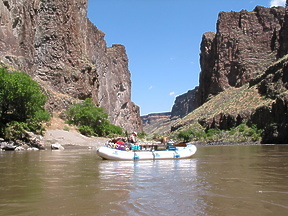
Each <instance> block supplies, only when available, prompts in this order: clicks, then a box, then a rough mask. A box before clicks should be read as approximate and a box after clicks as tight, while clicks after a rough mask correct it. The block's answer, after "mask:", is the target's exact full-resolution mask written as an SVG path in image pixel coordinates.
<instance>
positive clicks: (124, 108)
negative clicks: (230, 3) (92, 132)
mask: <svg viewBox="0 0 288 216" xmlns="http://www.w3.org/2000/svg"><path fill="white" fill-rule="evenodd" d="M87 4H88V0H72V1H63V0H54V1H44V0H17V1H12V0H0V13H1V26H0V59H1V65H2V66H6V67H8V68H9V69H11V70H20V71H24V72H26V73H28V74H29V75H31V76H32V77H33V78H34V79H35V80H36V81H37V82H38V83H40V84H41V85H42V86H43V87H44V88H45V89H46V91H47V94H48V96H49V103H48V104H47V109H48V110H49V111H50V112H60V111H62V110H65V109H66V108H67V107H68V106H69V105H70V104H71V103H73V102H76V101H78V100H84V99H85V98H93V101H94V103H95V104H96V105H98V106H102V107H103V108H104V109H105V110H106V111H107V112H108V114H109V120H110V121H111V122H112V123H114V124H116V125H119V126H121V127H123V128H124V129H126V130H128V131H132V130H136V131H141V130H142V124H141V119H140V114H139V108H138V106H136V105H135V104H134V103H133V102H131V80H130V72H129V70H128V58H127V55H126V51H125V47H124V46H122V45H113V46H112V47H106V42H105V40H104V35H105V34H104V33H103V32H102V31H100V30H99V29H97V27H96V26H94V24H92V23H91V22H90V21H89V19H88V18H87Z"/></svg>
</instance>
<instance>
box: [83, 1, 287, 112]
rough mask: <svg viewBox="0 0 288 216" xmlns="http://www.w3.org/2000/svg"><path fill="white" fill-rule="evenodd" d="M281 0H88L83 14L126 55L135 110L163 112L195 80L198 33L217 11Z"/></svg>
mask: <svg viewBox="0 0 288 216" xmlns="http://www.w3.org/2000/svg"><path fill="white" fill-rule="evenodd" d="M285 2H286V1H285V0H217V1H216V0H89V1H88V18H89V19H90V20H91V22H92V23H94V25H95V26H96V27H97V28H98V29H100V30H101V31H103V32H104V33H105V37H104V39H105V41H106V43H107V46H108V47H110V46H112V44H122V45H124V46H125V49H126V53H127V56H128V59H129V62H128V65H129V71H130V73H131V81H132V89H131V95H132V96H131V97H132V98H131V99H132V101H133V102H134V103H135V104H136V105H138V106H139V107H140V114H141V115H147V114H150V113H160V112H169V111H171V109H172V106H173V104H174V101H175V98H176V97H177V96H179V95H182V94H184V93H186V92H187V91H188V90H191V89H194V88H195V87H196V86H198V84H199V73H200V71H201V69H200V63H199V60H200V59H199V53H200V43H201V40H202V35H203V34H204V33H205V32H208V31H213V32H216V23H217V18H218V14H219V12H220V11H227V12H230V11H241V10H242V9H244V10H247V11H252V10H253V9H254V8H255V7H256V6H257V5H260V6H264V7H271V6H284V5H285Z"/></svg>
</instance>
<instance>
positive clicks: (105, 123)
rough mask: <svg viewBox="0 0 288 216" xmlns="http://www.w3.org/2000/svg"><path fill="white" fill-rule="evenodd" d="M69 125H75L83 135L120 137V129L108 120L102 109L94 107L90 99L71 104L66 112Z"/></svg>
mask: <svg viewBox="0 0 288 216" xmlns="http://www.w3.org/2000/svg"><path fill="white" fill-rule="evenodd" d="M66 114H67V119H68V123H69V124H73V125H76V126H77V127H78V129H79V131H80V133H82V134H83V135H87V136H108V135H121V134H122V128H121V127H119V126H116V125H113V124H111V123H110V122H109V120H108V114H107V113H105V112H104V109H103V108H102V107H96V106H95V105H94V104H93V102H92V99H91V98H87V99H86V100H85V101H83V102H82V103H78V104H73V105H72V106H71V107H69V109H68V110H67V112H66Z"/></svg>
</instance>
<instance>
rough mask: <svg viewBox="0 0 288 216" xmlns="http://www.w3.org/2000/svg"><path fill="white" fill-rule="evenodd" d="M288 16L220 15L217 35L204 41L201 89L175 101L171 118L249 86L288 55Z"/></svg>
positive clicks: (270, 11)
mask: <svg viewBox="0 0 288 216" xmlns="http://www.w3.org/2000/svg"><path fill="white" fill-rule="evenodd" d="M287 16H288V15H285V8H283V7H274V8H264V7H260V6H257V7H256V8H255V9H254V11H251V12H248V11H246V10H242V11H240V12H220V13H219V17H218V22H217V32H216V33H214V32H206V33H204V34H203V37H202V42H201V48H200V49H201V53H200V65H201V73H200V77H199V87H196V88H195V89H194V90H191V91H194V92H195V95H194V96H193V97H191V93H190V92H189V91H188V92H187V93H185V94H183V95H181V96H179V97H178V100H175V103H174V105H173V109H172V116H176V115H177V116H180V117H183V116H185V115H187V114H188V113H189V112H191V111H193V109H195V108H197V107H199V106H201V105H202V104H203V103H205V102H206V101H207V100H209V99H210V98H211V97H213V96H215V95H217V94H218V93H220V92H222V91H224V90H225V89H227V88H229V87H230V86H232V87H240V86H242V85H244V84H246V83H247V82H249V81H250V80H251V79H253V78H255V77H256V76H257V75H258V74H260V73H261V72H262V71H264V70H265V69H266V68H267V67H268V66H270V65H271V64H272V63H273V62H274V61H276V60H277V59H278V58H279V56H283V55H285V54H286V53H287V50H288V45H287V39H288V36H287V35H288V33H287V31H288V30H285V28H284V26H285V25H287V23H288V22H284V21H285V20H288V17H287ZM287 29H288V27H287ZM180 99H181V100H180ZM188 107H189V108H188Z"/></svg>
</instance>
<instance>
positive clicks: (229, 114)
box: [172, 55, 288, 143]
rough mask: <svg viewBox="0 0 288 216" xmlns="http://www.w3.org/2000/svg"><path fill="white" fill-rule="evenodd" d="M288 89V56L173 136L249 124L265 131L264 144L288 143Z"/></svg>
mask: <svg viewBox="0 0 288 216" xmlns="http://www.w3.org/2000/svg"><path fill="white" fill-rule="evenodd" d="M287 89H288V55H286V56H284V57H283V58H282V59H280V60H278V61H277V62H275V63H274V64H272V65H271V66H270V67H268V69H267V70H265V71H264V72H262V73H261V74H260V75H259V76H258V77H256V78H254V79H252V80H251V81H250V82H249V83H247V84H245V85H243V86H242V87H240V88H234V87H230V88H228V89H227V90H225V91H223V92H221V93H219V94H218V95H216V96H215V97H213V98H211V99H210V100H209V101H208V102H206V103H204V104H203V105H202V106H200V107H199V108H197V109H196V110H194V111H193V112H191V113H190V114H188V115H187V116H185V117H184V118H182V119H179V120H178V121H177V122H176V123H175V124H174V125H173V126H172V133H176V132H177V131H180V130H185V129H187V128H194V129H195V130H206V131H207V130H209V129H211V128H213V129H220V130H229V129H231V128H233V127H236V126H239V125H240V124H243V123H245V124H248V125H250V126H252V125H256V126H257V128H259V129H263V133H262V142H263V143H287V135H286V132H287V128H288V126H287V125H288V109H287V107H288V106H287V104H288V94H287ZM235 141H237V140H235Z"/></svg>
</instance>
